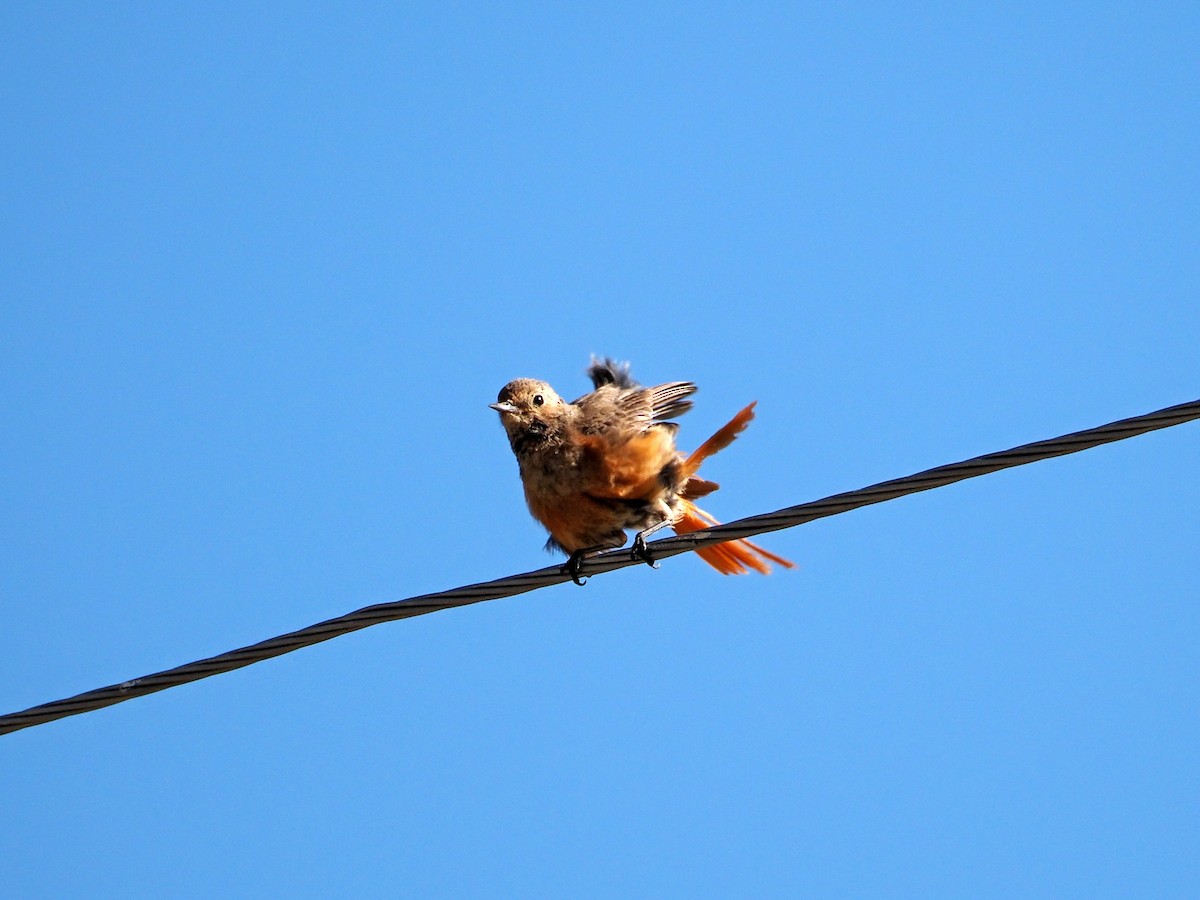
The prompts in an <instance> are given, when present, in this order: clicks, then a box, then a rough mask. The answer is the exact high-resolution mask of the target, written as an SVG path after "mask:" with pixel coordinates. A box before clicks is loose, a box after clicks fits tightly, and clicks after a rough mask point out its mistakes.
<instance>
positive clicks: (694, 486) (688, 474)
mask: <svg viewBox="0 0 1200 900" xmlns="http://www.w3.org/2000/svg"><path fill="white" fill-rule="evenodd" d="M753 418H754V404H753V403H751V404H750V405H749V406H747V407H746V408H745V409H743V410H742V411H741V412H739V413H738V414H737V415H736V416H734V417H733V418H732V419H730V420H729V421H728V422H727V423H725V425H723V426H722V427H721V428H720V429H718V430H717V433H716V434H714V435H713V436H712V437H710V438H709V439H708V440H707V441H705V442H704V443H703V444H701V445H700V446H699V447H697V448H696V449H695V450H694V451H693V452H692V454H691V455H690V456H689V457H688V458H687V459H686V460H684V462H683V468H682V474H683V479H684V486H683V490H682V491H681V492H680V510H681V512H680V513H679V518H678V519H676V520H675V522H674V523H673V524H672V526H671V527H672V528H674V529H675V533H676V534H688V533H689V532H692V531H700V530H701V529H703V528H708V527H709V526H710V525H719V524H720V523H719V522H718V521H717V520H716V519H714V518H713V517H712V516H710V515H709V514H708V513H706V512H705V511H704V510H702V509H701V508H700V507H698V506H697V505H696V504H695V503H692V502H691V501H692V500H693V499H695V498H696V497H703V496H704V495H705V494H710V493H712V492H713V491H715V490H716V489H717V484H716V483H714V482H712V481H706V480H705V479H703V478H700V477H699V476H697V475H696V472H697V471H699V469H700V464H701V463H703V462H704V460H706V459H708V458H709V457H710V456H712V455H713V454H714V453H719V452H721V451H722V450H724V449H725V448H726V447H728V446H729V445H730V444H732V443H733V442H734V441H735V440H737V436H738V435H739V434H741V433H742V432H743V431H745V430H746V426H747V425H749V424H750V420H751V419H753ZM696 553H697V554H698V555H699V556H700V558H701V559H702V560H704V561H705V562H706V563H708V564H709V565H710V566H712V567H713V568H714V569H716V570H717V571H718V572H720V573H721V574H722V575H744V574H746V573H747V572H749V571H750V570H751V569H753V570H754V571H756V572H762V574H764V575H768V574H770V572H771V567H770V566H769V565H768V564H767V560H769V561H770V562H773V563H776V564H778V565H781V566H783V567H784V568H787V569H794V568H795V567H796V564H795V563H793V562H791V561H789V560H786V559H784V558H783V557H782V556H776V555H775V554H774V553H772V552H771V551H770V550H764V549H763V548H762V547H760V546H758V544H754V543H751V542H750V541H748V540H746V539H745V538H741V539H739V540H736V541H726V542H725V543H723V544H713V545H712V546H709V547H701V548H700V549H698V550H697V551H696Z"/></svg>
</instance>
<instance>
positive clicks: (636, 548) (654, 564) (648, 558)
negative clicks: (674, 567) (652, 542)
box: [629, 532, 658, 569]
mask: <svg viewBox="0 0 1200 900" xmlns="http://www.w3.org/2000/svg"><path fill="white" fill-rule="evenodd" d="M629 555H630V557H631V558H632V559H633V561H634V562H644V563H645V564H646V565H648V566H649V567H650V568H652V569H657V568H658V560H656V559H655V558H654V554H652V553H651V552H650V548H649V547H648V546H647V545H646V539H645V538H644V537H642V535H641V533H640V532H639V533H638V534H635V535H634V536H633V547H632V548H630V551H629Z"/></svg>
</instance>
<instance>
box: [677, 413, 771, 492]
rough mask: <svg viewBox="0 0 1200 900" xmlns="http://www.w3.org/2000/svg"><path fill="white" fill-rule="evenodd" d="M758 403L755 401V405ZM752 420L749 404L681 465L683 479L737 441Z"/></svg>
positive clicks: (752, 414) (752, 415) (693, 473)
mask: <svg viewBox="0 0 1200 900" xmlns="http://www.w3.org/2000/svg"><path fill="white" fill-rule="evenodd" d="M757 402H758V401H757V400H756V401H755V403H757ZM753 418H754V403H751V404H750V405H749V406H747V407H746V408H745V409H743V410H742V411H741V412H739V413H738V414H737V415H736V416H734V417H733V418H732V419H730V420H729V421H728V422H726V423H725V424H724V425H722V426H721V427H720V428H719V429H718V430H717V433H716V434H714V435H713V436H712V437H710V438H709V439H708V440H707V441H705V442H704V443H703V444H701V445H700V446H699V447H697V448H696V449H695V450H693V451H692V455H691V456H689V457H688V458H687V459H686V460H684V463H683V477H684V478H688V477H690V476H692V475H695V474H696V473H697V472H698V471H700V464H701V463H702V462H704V461H705V460H706V459H708V458H709V457H710V456H712V455H713V454H714V453H720V452H721V451H722V450H724V449H725V448H726V447H728V446H729V445H730V444H732V443H733V442H734V441H736V440H737V436H738V435H739V434H741V433H742V432H743V431H745V430H746V426H747V425H749V424H750V420H751V419H753Z"/></svg>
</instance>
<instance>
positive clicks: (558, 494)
mask: <svg viewBox="0 0 1200 900" xmlns="http://www.w3.org/2000/svg"><path fill="white" fill-rule="evenodd" d="M588 374H589V375H590V376H591V379H592V384H593V385H594V386H595V390H593V391H592V392H591V393H590V394H585V395H584V396H582V397H580V398H579V399H578V400H575V401H573V402H571V403H567V402H566V401H564V400H563V399H562V398H561V397H559V396H558V394H557V393H555V391H554V389H553V388H551V387H550V385H548V384H546V383H545V382H544V381H535V380H534V379H531V378H518V379H516V380H515V381H510V382H509V383H508V384H506V385H505V386H504V387H503V388H502V389H501V390H500V395H499V397H498V398H497V401H496V402H495V403H493V404H491V406H492V408H493V409H495V410H496V411H497V412H499V413H500V421H501V423H502V424H503V425H504V430H505V432H506V433H507V434H508V439H509V443H510V444H511V445H512V449H513V453H514V454H515V455H516V457H517V463H518V465H519V467H520V471H521V482H522V484H523V485H524V487H525V501H526V503H527V504H528V505H529V511H530V512H531V513H532V514H533V517H534V518H535V519H537V520H538V521H539V522H541V523H542V524H543V525H544V526H545V527H546V530H547V531H548V532H550V539H549V540H548V541H547V547H548V548H551V549H559V550H562V551H564V552H566V553H568V554H570V555H571V561H570V563H569V567H570V569H571V571H572V574H574V575H578V565H579V560H580V558H581V557H582V555H583V554H584V553H587V552H591V551H596V550H608V549H611V548H614V547H621V546H623V545H624V544H625V541H626V535H625V532H626V530H627V529H636V530H637V532H638V540H637V541H635V544H634V552H635V554H640V555H642V556H643V558H648V557H645V554H644V552H643V551H644V546H645V545H644V542H643V541H642V538H643V536H644V535H647V534H650V533H652V532H654V531H657V530H658V529H659V528H662V527H664V526H667V525H670V526H671V527H672V528H674V530H675V531H676V532H677V533H678V534H686V533H688V532H691V531H697V530H699V529H701V528H707V527H708V526H709V525H715V524H717V521H716V519H714V518H713V517H712V516H710V515H709V514H708V513H706V512H704V511H703V510H701V509H700V508H699V507H697V506H696V505H695V504H694V503H693V502H692V501H693V500H695V499H696V498H698V497H703V496H705V495H707V494H710V493H712V492H713V491H715V490H716V489H717V485H716V484H715V483H713V482H711V481H706V480H705V479H703V478H700V477H699V475H697V472H698V470H699V468H700V465H701V463H703V462H704V460H705V459H706V458H707V457H709V456H711V455H713V454H714V453H717V452H719V451H721V450H723V449H725V448H726V447H728V446H729V445H730V444H731V443H732V442H733V441H734V440H735V439H736V438H737V436H738V435H739V434H740V433H741V432H742V431H743V430H744V429H745V428H746V426H747V425H748V424H749V423H750V420H751V419H752V418H754V404H753V403H751V404H750V405H749V406H747V407H746V408H745V409H743V410H742V411H741V412H739V413H738V414H737V415H736V416H734V417H733V419H732V420H730V422H729V423H728V424H726V425H725V426H724V427H722V428H721V429H720V430H718V431H717V433H716V434H714V435H713V436H712V437H710V438H709V439H708V440H707V441H705V442H704V443H703V444H701V445H700V447H698V448H697V449H696V450H695V452H693V453H692V454H690V455H689V456H684V455H683V454H682V453H680V452H679V451H678V450H677V449H676V448H675V432H676V431H677V430H678V427H679V426H678V424H677V423H675V422H672V421H670V420H671V419H674V418H675V417H677V416H680V415H683V413H685V412H687V411H688V410H689V409H691V407H692V403H691V401H690V400H688V399H687V398H688V397H690V396H691V395H692V394H694V393H695V392H696V386H695V385H694V384H692V383H691V382H690V381H674V382H669V383H667V384H660V385H658V386H657V387H642V386H641V385H639V384H638V383H637V382H635V381H634V380H633V379H632V377H630V375H629V367H628V365H618V364H616V363H614V362H612V361H611V360H604V361H602V362H597V361H593V363H592V365H591V367H589V369H588ZM696 552H697V553H698V554H699V555H700V557H701V559H703V560H704V561H705V562H707V563H708V564H709V565H711V566H713V567H714V568H715V569H717V570H718V571H720V572H722V573H724V574H726V575H737V574H742V573H745V572H747V571H749V570H750V569H754V570H756V571H758V572H762V573H763V574H766V573H768V572H770V570H771V567H770V566H769V565H768V562H767V561H768V560H769V561H770V562H775V563H778V564H779V565H781V566H785V567H787V568H791V567H792V563H790V562H788V561H787V560H786V559H783V558H782V557H780V556H776V555H775V554H774V553H771V552H769V551H767V550H764V549H763V548H762V547H759V546H758V545H756V544H753V543H751V542H750V541H747V540H736V541H729V542H727V543H723V544H715V545H713V546H711V547H704V548H701V549H699V550H697V551H696ZM577 580H578V579H577Z"/></svg>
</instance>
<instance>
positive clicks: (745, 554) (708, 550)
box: [671, 500, 796, 575]
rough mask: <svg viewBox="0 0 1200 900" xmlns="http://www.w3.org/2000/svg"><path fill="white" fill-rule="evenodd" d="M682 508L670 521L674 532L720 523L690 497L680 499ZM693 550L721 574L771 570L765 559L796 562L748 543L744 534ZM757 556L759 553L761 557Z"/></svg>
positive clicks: (789, 565) (791, 564) (788, 563)
mask: <svg viewBox="0 0 1200 900" xmlns="http://www.w3.org/2000/svg"><path fill="white" fill-rule="evenodd" d="M680 503H681V508H682V510H683V512H682V513H681V514H680V516H679V518H678V519H677V520H676V521H675V522H674V523H673V524H672V526H671V527H672V528H673V529H675V533H676V534H688V533H690V532H693V531H701V530H703V529H705V528H707V527H709V526H710V525H719V524H721V523H720V522H718V521H717V520H716V519H714V518H713V517H712V516H710V515H709V514H708V513H706V512H705V511H704V510H702V509H701V508H700V507H698V506H697V505H696V504H695V503H692V502H691V501H690V500H681V501H680ZM696 554H697V555H698V556H699V557H700V558H701V559H702V560H704V561H705V562H706V563H708V564H709V565H710V566H712V567H713V568H714V569H716V570H717V571H718V572H720V573H721V574H722V575H745V574H746V573H747V572H749V571H750V570H751V569H753V570H754V571H756V572H761V573H762V574H763V575H769V574H771V567H770V566H769V565H768V564H767V562H766V560H770V561H771V562H773V563H777V564H778V565H781V566H783V567H784V568H785V569H794V568H795V567H796V564H795V563H794V562H791V561H790V560H786V559H784V558H783V557H782V556H776V555H775V554H774V553H772V552H771V551H770V550H765V549H763V548H762V547H760V546H758V544H755V543H751V542H750V541H748V540H746V539H745V538H741V539H739V540H736V541H726V542H725V543H723V544H713V545H711V546H709V547H700V548H699V549H698V550H696ZM759 557H762V558H761V559H760V558H759Z"/></svg>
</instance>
